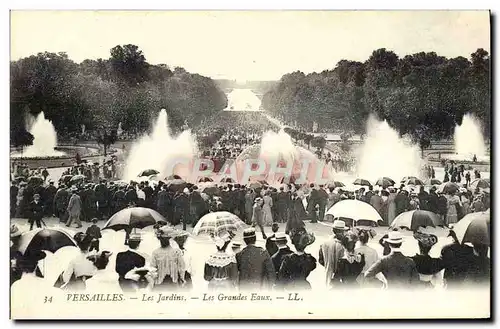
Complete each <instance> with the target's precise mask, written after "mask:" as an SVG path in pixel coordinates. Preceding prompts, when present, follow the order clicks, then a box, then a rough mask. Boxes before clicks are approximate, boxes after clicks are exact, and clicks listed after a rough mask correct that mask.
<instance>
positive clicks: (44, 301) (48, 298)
mask: <svg viewBox="0 0 500 329" xmlns="http://www.w3.org/2000/svg"><path fill="white" fill-rule="evenodd" d="M43 303H44V304H45V303H52V296H50V297H48V296H45V298H44V300H43Z"/></svg>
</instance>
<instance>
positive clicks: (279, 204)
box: [276, 186, 290, 223]
mask: <svg viewBox="0 0 500 329" xmlns="http://www.w3.org/2000/svg"><path fill="white" fill-rule="evenodd" d="M289 207H290V193H288V192H285V188H284V187H283V186H282V187H280V191H279V192H278V195H277V196H276V213H277V217H276V221H277V222H278V223H286V221H287V220H288V209H289Z"/></svg>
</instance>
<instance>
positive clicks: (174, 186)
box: [165, 179, 187, 192]
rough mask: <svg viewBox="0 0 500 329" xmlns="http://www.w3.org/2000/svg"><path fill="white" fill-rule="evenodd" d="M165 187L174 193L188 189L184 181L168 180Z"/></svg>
mask: <svg viewBox="0 0 500 329" xmlns="http://www.w3.org/2000/svg"><path fill="white" fill-rule="evenodd" d="M165 185H167V187H168V188H169V189H170V190H171V191H173V192H180V191H182V190H184V188H186V187H187V183H186V181H185V180H183V179H172V180H168V181H166V182H165Z"/></svg>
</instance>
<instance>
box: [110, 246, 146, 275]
mask: <svg viewBox="0 0 500 329" xmlns="http://www.w3.org/2000/svg"><path fill="white" fill-rule="evenodd" d="M145 264H146V259H145V258H144V257H142V256H141V255H139V254H138V253H135V252H133V251H130V250H127V251H123V252H119V253H118V254H117V255H116V266H115V270H116V273H118V275H119V276H120V278H124V277H125V274H127V273H128V272H129V271H130V270H132V269H134V268H135V267H137V268H140V267H143V266H144V265H145Z"/></svg>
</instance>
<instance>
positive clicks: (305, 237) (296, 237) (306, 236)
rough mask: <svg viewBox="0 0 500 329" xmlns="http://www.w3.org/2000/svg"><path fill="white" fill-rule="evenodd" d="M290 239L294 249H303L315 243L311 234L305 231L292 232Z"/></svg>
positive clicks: (314, 238)
mask: <svg viewBox="0 0 500 329" xmlns="http://www.w3.org/2000/svg"><path fill="white" fill-rule="evenodd" d="M290 237H291V239H292V244H293V245H294V246H295V247H302V248H305V247H307V246H308V245H310V244H313V243H314V241H316V237H315V236H314V234H313V233H309V232H307V231H306V230H305V229H303V228H302V229H298V230H297V231H292V232H291V234H290Z"/></svg>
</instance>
